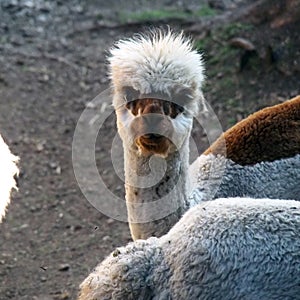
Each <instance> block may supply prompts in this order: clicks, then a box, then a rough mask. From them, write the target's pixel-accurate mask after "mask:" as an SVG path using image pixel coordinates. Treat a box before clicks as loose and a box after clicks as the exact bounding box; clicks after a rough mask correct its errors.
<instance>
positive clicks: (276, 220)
mask: <svg viewBox="0 0 300 300" xmlns="http://www.w3.org/2000/svg"><path fill="white" fill-rule="evenodd" d="M299 295H300V202H298V201H293V200H280V201H279V200H271V199H250V198H245V199H240V198H223V199H217V200H214V201H207V202H203V203H201V204H198V205H197V206H195V207H193V208H191V209H190V210H189V211H188V212H186V213H185V214H184V216H183V217H182V219H181V220H180V221H179V222H178V223H177V224H176V225H175V226H174V227H173V228H172V229H171V230H170V231H169V233H168V234H166V235H164V236H162V237H160V238H156V237H152V238H149V239H147V240H138V241H135V242H132V243H130V244H128V245H127V246H125V247H121V248H118V249H116V250H115V251H114V252H112V254H110V255H109V256H108V257H107V258H106V259H105V260H104V261H103V262H102V263H101V264H99V265H98V266H97V267H96V269H95V270H94V271H93V272H92V273H91V274H90V275H89V276H88V277H87V278H86V279H85V280H84V281H83V283H82V284H81V286H80V296H79V300H92V299H93V300H100V299H101V300H109V299H113V300H118V299H120V300H123V299H128V300H130V299H132V300H133V299H134V300H138V299H140V300H142V299H143V300H144V299H149V300H150V299H173V300H177V299H197V300H211V299H215V300H221V299H222V300H232V299H268V300H271V299H274V300H275V299H276V300H277V299H299Z"/></svg>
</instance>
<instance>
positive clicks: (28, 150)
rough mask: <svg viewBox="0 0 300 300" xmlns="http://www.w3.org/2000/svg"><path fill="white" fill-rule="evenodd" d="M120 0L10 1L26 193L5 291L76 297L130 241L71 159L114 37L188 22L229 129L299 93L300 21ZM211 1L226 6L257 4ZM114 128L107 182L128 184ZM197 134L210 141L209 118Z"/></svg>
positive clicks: (7, 61)
mask: <svg viewBox="0 0 300 300" xmlns="http://www.w3.org/2000/svg"><path fill="white" fill-rule="evenodd" d="M119 2H120V1H113V0H112V1H102V0H100V1H95V0H88V1H80V0H67V1H61V0H56V1H43V0H35V1H34V0H32V1H30V0H2V1H1V2H0V108H1V109H0V132H1V134H2V135H3V137H4V138H5V140H6V142H7V143H8V144H9V145H10V147H11V149H12V151H13V152H14V153H15V154H17V155H18V156H20V158H21V162H20V168H21V173H20V178H19V192H17V193H14V197H13V201H12V204H11V205H10V207H9V210H8V214H7V217H6V219H5V221H4V222H3V224H1V226H0V299H1V300H2V299H3V300H4V299H17V300H19V299H20V300H27V299H28V300H32V299H36V300H37V299H38V300H50V299H75V298H76V295H77V291H78V286H79V284H80V282H81V281H82V280H83V279H84V278H85V277H86V276H87V274H88V273H89V272H90V271H91V270H92V269H93V268H94V267H95V265H96V264H97V263H98V262H100V261H101V260H102V259H103V258H104V257H105V256H106V255H108V254H109V253H110V252H111V251H112V250H113V249H114V248H115V247H117V246H121V245H125V244H126V243H127V242H128V241H130V234H129V230H128V226H127V224H126V223H122V222H119V221H116V220H113V219H110V218H108V217H107V216H105V215H103V214H102V213H100V212H99V211H97V210H96V209H95V208H94V207H93V206H92V205H91V204H90V203H89V202H88V201H87V200H86V199H85V197H84V195H83V194H82V193H81V191H80V189H79V187H78V185H77V182H76V180H75V177H74V173H73V167H72V140H73V133H74V130H75V126H76V124H77V121H78V119H79V117H80V114H81V113H82V111H83V110H84V109H85V107H86V105H87V103H88V102H89V101H90V100H92V99H93V98H94V97H95V96H96V95H97V94H98V93H100V92H101V91H103V90H104V89H106V88H107V87H108V84H109V82H108V78H107V76H106V72H107V65H106V56H107V50H108V49H109V48H110V47H111V46H112V44H113V43H114V41H116V40H118V39H119V38H121V37H128V36H131V35H132V34H133V33H134V32H140V31H141V30H143V29H145V28H147V27H148V26H150V25H153V24H154V25H160V24H163V23H169V24H170V25H171V27H172V28H175V29H185V30H186V31H187V32H188V33H190V34H191V35H192V36H193V37H194V38H195V39H196V40H197V41H198V43H197V45H198V47H199V48H201V49H202V51H203V53H204V59H205V61H206V69H207V83H206V86H205V96H206V98H207V100H208V102H209V103H211V104H212V106H213V108H214V111H215V112H216V114H217V115H218V117H219V119H220V121H221V123H222V125H223V127H224V129H226V128H228V127H229V126H231V125H233V124H234V123H236V122H237V121H238V120H240V119H242V118H244V117H245V116H247V115H248V114H249V113H251V112H254V111H255V110H257V109H260V108H262V107H264V106H267V105H273V104H275V103H279V102H281V101H284V100H286V99H288V98H290V97H293V96H295V95H297V94H299V93H300V84H299V82H300V23H299V22H294V23H292V24H288V25H286V26H282V27H280V28H278V29H276V30H274V29H270V26H269V24H268V22H264V23H260V24H259V25H251V26H250V25H243V24H241V23H235V24H227V25H226V26H223V27H222V28H219V29H214V30H208V31H205V32H201V31H200V32H199V31H198V32H197V31H191V30H190V28H191V23H192V22H195V21H197V20H194V19H193V20H192V19H189V18H185V19H184V20H183V19H180V20H179V19H172V18H171V19H170V20H165V21H161V22H154V23H151V22H141V21H139V22H132V21H131V20H129V21H130V23H128V22H127V21H128V20H127V21H126V22H124V21H122V22H121V17H120V16H121V15H122V14H120V12H126V13H127V15H128V14H129V12H132V11H134V12H135V13H138V12H139V11H140V10H145V9H146V8H147V7H148V8H151V9H161V8H170V7H175V8H176V9H177V10H182V11H185V12H187V13H189V12H191V11H194V10H196V9H198V8H199V7H200V6H199V3H201V2H202V3H204V2H205V3H206V2H207V1H192V0H191V1H184V2H183V1H172V0H164V1H154V2H153V1H151V3H150V1H146V0H140V1H138V0H134V1H130V2H129V3H127V2H126V4H125V1H124V4H122V5H121V4H120V3H119ZM208 2H209V3H210V4H211V6H213V7H215V8H214V9H215V10H216V12H217V13H218V14H223V13H226V12H228V11H230V10H231V11H234V10H236V9H238V8H239V7H240V6H241V5H243V4H245V3H247V1H229V0H227V1H225V0H224V1H208ZM248 2H249V1H248ZM122 3H123V1H122ZM126 13H125V15H126ZM123 15H124V14H123ZM199 18H200V17H199ZM234 37H243V38H245V39H246V40H248V41H251V42H252V43H253V45H254V47H255V49H256V50H257V51H256V53H254V54H253V53H252V54H251V53H245V49H244V48H243V46H238V47H237V48H234V47H233V46H232V45H230V42H229V41H230V39H231V38H234ZM257 53H258V54H257ZM115 135H116V130H115V124H114V117H111V118H109V120H107V122H106V124H105V134H102V135H100V136H99V138H98V143H97V147H96V159H97V161H99V162H100V164H101V162H102V168H103V170H102V171H103V174H104V175H105V178H106V179H105V180H106V183H107V186H108V187H109V188H110V189H111V190H112V191H113V192H115V193H117V194H120V195H123V193H124V192H123V183H122V182H121V180H120V179H118V178H117V176H116V174H115V172H114V170H113V167H112V165H111V164H110V163H109V161H110V149H111V145H112V139H113V137H114V136H115ZM193 137H194V138H195V139H196V140H197V141H199V144H200V150H204V149H205V147H206V146H207V145H206V144H205V143H204V142H203V143H202V140H204V139H205V137H204V135H203V133H202V131H201V129H200V128H199V126H198V127H197V126H196V128H195V130H194V131H193ZM100 171H101V170H100Z"/></svg>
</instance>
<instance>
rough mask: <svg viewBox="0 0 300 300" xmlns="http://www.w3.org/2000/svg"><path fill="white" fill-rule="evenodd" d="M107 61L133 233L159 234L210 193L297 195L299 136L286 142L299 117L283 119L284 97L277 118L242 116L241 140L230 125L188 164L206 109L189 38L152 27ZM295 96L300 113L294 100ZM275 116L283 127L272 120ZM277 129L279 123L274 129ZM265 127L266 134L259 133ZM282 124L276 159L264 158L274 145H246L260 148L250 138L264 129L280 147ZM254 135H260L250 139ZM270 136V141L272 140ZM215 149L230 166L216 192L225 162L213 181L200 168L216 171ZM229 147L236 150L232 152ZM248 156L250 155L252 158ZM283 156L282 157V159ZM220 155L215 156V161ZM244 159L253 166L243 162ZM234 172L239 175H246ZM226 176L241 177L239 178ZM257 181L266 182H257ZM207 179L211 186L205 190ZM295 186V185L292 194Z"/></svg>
mask: <svg viewBox="0 0 300 300" xmlns="http://www.w3.org/2000/svg"><path fill="white" fill-rule="evenodd" d="M109 63H110V78H111V81H112V89H113V105H114V108H115V111H116V116H117V127H118V132H119V135H120V137H121V139H122V141H123V148H124V164H125V191H126V205H127V211H128V221H129V226H130V230H131V235H132V238H133V239H134V240H135V239H145V238H148V237H150V236H156V237H159V236H162V235H163V234H165V233H167V232H168V230H169V229H170V228H171V227H172V226H173V225H174V224H175V223H177V221H178V220H179V219H180V218H181V216H182V215H183V213H184V212H185V211H187V210H188V209H189V208H190V207H191V206H193V205H195V204H197V203H199V202H201V201H203V200H210V199H213V198H215V195H218V196H219V197H230V196H249V197H263V196H264V195H265V196H266V197H269V198H279V197H280V198H281V197H283V198H289V199H298V198H300V193H299V188H298V182H299V177H300V175H299V174H298V173H299V172H296V169H295V167H294V166H295V165H297V166H298V167H299V160H300V157H299V156H297V155H295V154H297V153H300V151H299V150H300V149H299V148H300V143H297V142H295V143H294V144H293V151H288V149H286V148H288V147H289V143H288V142H289V141H290V142H291V140H292V137H293V134H295V135H296V133H294V131H293V130H294V129H295V128H296V127H297V124H299V120H297V118H296V113H294V115H293V116H294V118H293V120H292V121H291V122H290V123H288V122H284V120H285V119H286V118H287V116H288V117H289V116H290V115H289V113H290V114H291V113H292V112H293V110H292V109H291V110H290V111H289V110H288V109H286V107H287V106H289V105H287V104H283V105H282V107H283V109H278V108H275V110H274V111H275V112H274V114H277V112H278V113H279V115H278V116H277V117H275V116H274V114H273V117H274V118H273V119H274V122H276V123H275V125H274V124H273V125H272V126H269V127H268V126H266V124H265V123H264V122H263V119H262V118H261V120H260V118H259V116H260V114H257V115H254V116H253V117H252V119H250V123H251V124H255V126H253V127H251V124H250V125H249V124H248V123H247V122H246V123H247V124H248V125H249V126H248V125H247V126H245V123H240V125H241V126H242V127H243V128H245V129H246V130H247V132H246V133H245V139H241V143H240V145H239V146H238V147H237V146H236V144H237V143H236V141H239V140H240V139H238V138H237V139H236V141H235V142H234V143H233V142H232V139H233V137H232V136H234V135H233V133H235V132H238V133H239V134H240V135H242V134H243V132H242V130H240V131H238V130H236V131H234V130H231V131H230V130H229V131H228V132H227V133H225V134H224V136H222V137H220V138H219V140H218V141H217V142H216V143H215V144H214V146H212V147H211V148H210V149H208V150H207V152H206V153H205V154H206V155H202V156H200V158H199V159H197V160H196V162H195V163H194V164H193V165H192V166H191V167H190V166H189V137H190V133H191V129H192V123H193V116H196V115H197V114H198V113H199V112H200V111H201V112H203V111H204V110H205V104H204V98H203V95H202V91H201V87H202V82H203V78H204V75H203V62H202V57H201V54H199V53H197V52H196V51H195V50H193V49H192V43H191V41H190V40H189V39H187V38H185V37H184V36H183V35H182V34H177V35H176V34H174V33H172V32H170V31H169V32H165V33H164V32H162V31H156V32H154V33H151V34H150V35H149V36H138V37H136V38H133V39H129V40H121V41H119V42H118V43H117V44H116V46H115V47H114V48H113V49H112V50H111V56H110V58H109ZM293 101H294V102H295V105H294V106H295V107H297V109H298V112H299V111H300V103H299V102H300V101H299V99H296V100H293ZM295 107H294V109H295ZM270 110H272V108H270ZM282 111H284V112H285V113H282ZM262 115H263V114H262ZM270 121H271V117H270ZM280 122H281V123H282V128H279V127H280V126H278V127H276V126H277V124H279V123H280ZM281 123H280V124H281ZM293 124H296V125H295V126H294V127H291V130H290V128H289V127H287V126H293ZM259 126H261V130H260V128H259ZM235 128H238V127H235ZM274 129H276V130H278V129H280V130H279V131H275V132H273V130H274ZM262 130H263V132H264V134H263V135H261V136H260V134H261V131H262ZM284 131H286V132H287V134H286V139H285V140H284V143H283V147H281V148H280V151H279V152H280V153H279V152H278V153H275V154H274V155H270V159H269V160H270V161H273V160H276V161H275V162H274V163H271V162H270V163H269V164H265V162H266V161H268V153H269V148H271V149H272V146H270V147H261V148H260V149H258V150H260V151H256V152H255V154H253V153H252V152H249V151H246V149H248V148H249V149H254V150H257V147H254V146H255V143H256V142H257V141H259V142H260V143H263V142H264V138H265V137H266V136H268V137H269V139H267V140H266V141H267V142H270V143H273V146H274V145H276V147H277V143H278V138H279V135H280V134H281V133H282V132H284ZM277 132H278V134H277ZM298 132H299V131H298ZM252 134H254V135H256V136H257V138H256V139H254V138H253V139H249V138H247V137H248V136H251V135H252ZM237 136H238V135H237ZM272 136H274V141H272V140H270V139H272ZM221 139H223V145H225V146H227V148H228V149H231V148H232V151H229V157H228V159H225V156H226V153H224V148H223V150H222V151H223V152H222V151H221V147H220V145H221V144H222V142H221ZM298 140H299V138H298ZM246 142H247V144H246ZM231 143H232V147H231V146H230V145H231ZM248 143H249V144H248ZM252 144H253V145H252ZM272 151H275V150H274V149H273V150H272ZM285 151H286V153H285V154H283V155H282V156H280V154H282V152H285ZM220 152H222V153H221V155H223V156H224V159H223V169H224V168H225V166H226V167H227V165H229V167H228V170H230V172H228V171H226V170H225V174H224V175H226V176H225V177H226V178H225V179H226V180H225V181H224V182H223V183H221V187H220V189H219V192H218V193H216V189H217V188H218V185H219V184H220V182H221V181H222V177H221V175H222V174H223V169H222V168H219V169H218V173H216V174H217V178H218V180H213V182H212V181H211V180H208V179H207V178H212V177H213V176H208V177H207V176H206V175H207V172H204V175H205V176H204V177H205V178H202V177H203V176H202V175H203V172H202V171H201V169H202V168H203V166H205V168H204V169H205V170H206V171H208V170H210V173H213V169H214V168H208V167H207V166H208V165H212V166H214V165H215V163H214V159H213V157H214V156H213V155H214V154H215V156H216V157H218V156H219V154H220ZM233 153H236V154H235V156H234V154H233ZM249 153H250V154H249ZM248 155H249V156H250V155H251V159H250V160H248V159H247V156H248ZM282 157H283V158H285V160H282V159H280V158H282ZM231 158H232V159H233V160H231ZM235 161H236V162H237V163H235ZM220 162H221V160H218V162H217V163H220ZM249 162H250V165H251V166H249V167H248V165H249ZM221 165H222V164H221ZM252 165H253V166H252ZM242 167H245V168H242ZM221 169H222V172H221V171H220V170H221ZM236 169H237V171H235V170H236ZM283 169H284V170H285V171H284V172H285V174H284V175H286V176H287V177H286V178H288V180H289V184H288V185H287V184H286V183H285V182H284V181H283V180H282V173H281V172H282V170H283ZM195 170H196V172H195ZM199 170H200V171H199ZM269 172H271V173H269ZM274 172H275V173H274ZM236 174H239V175H243V176H244V182H243V181H242V179H243V178H240V177H238V176H236ZM270 175H272V176H273V177H272V176H270ZM201 176H202V177H201ZM249 176H250V178H252V179H253V182H252V183H251V182H245V181H246V180H245V179H246V178H247V177H248V178H249ZM293 177H294V181H293V180H292V178H293ZM272 178H273V179H274V180H271V179H272ZM278 178H280V179H281V180H280V181H279V182H277V181H276V180H277V179H278ZM231 179H234V180H236V179H238V180H239V181H240V184H236V182H235V181H232V180H231ZM247 180H248V179H247ZM261 180H262V181H263V182H264V183H265V185H261V184H260V181H261ZM226 182H227V185H226V184H225V183H226ZM245 183H248V185H247V184H245ZM208 186H210V187H211V188H212V190H208V188H207V187H208ZM241 187H242V188H241ZM232 188H233V189H232ZM264 190H265V191H264ZM228 192H229V194H228ZM294 192H297V193H296V195H294ZM297 197H298V198H297ZM299 200H300V199H299Z"/></svg>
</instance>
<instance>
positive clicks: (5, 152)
mask: <svg viewBox="0 0 300 300" xmlns="http://www.w3.org/2000/svg"><path fill="white" fill-rule="evenodd" d="M18 160H19V158H18V157H16V156H14V155H13V154H12V153H11V152H10V150H9V148H8V146H7V145H6V144H5V142H4V141H3V139H2V137H1V136H0V222H1V221H2V218H3V217H4V215H5V210H6V207H7V205H8V204H9V202H10V194H11V190H12V189H13V188H15V189H17V187H16V181H15V178H14V176H15V175H18V173H19V169H18V167H17V162H18Z"/></svg>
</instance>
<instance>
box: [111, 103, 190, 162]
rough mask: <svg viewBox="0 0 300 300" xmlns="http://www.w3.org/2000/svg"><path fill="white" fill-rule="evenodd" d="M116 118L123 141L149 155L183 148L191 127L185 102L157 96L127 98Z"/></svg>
mask: <svg viewBox="0 0 300 300" xmlns="http://www.w3.org/2000/svg"><path fill="white" fill-rule="evenodd" d="M117 118H118V127H119V132H120V135H121V137H122V139H123V142H126V143H127V144H128V143H129V145H130V146H131V147H132V148H135V149H136V150H137V151H138V152H139V154H140V155H142V156H146V157H147V156H151V155H159V156H162V157H167V156H168V155H169V154H170V153H172V152H174V151H176V150H180V148H181V147H182V144H183V143H184V141H185V140H186V138H187V137H188V136H189V134H190V130H191V127H192V116H189V115H188V113H187V112H186V111H185V107H184V106H181V105H180V104H177V103H175V102H173V101H167V100H161V99H157V98H143V99H136V100H130V101H126V102H125V103H124V104H123V105H122V106H121V107H120V108H119V109H117Z"/></svg>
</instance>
